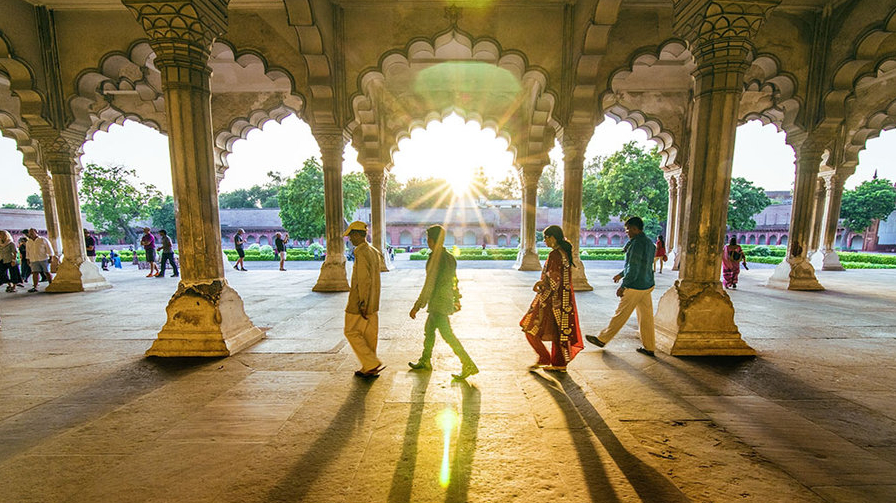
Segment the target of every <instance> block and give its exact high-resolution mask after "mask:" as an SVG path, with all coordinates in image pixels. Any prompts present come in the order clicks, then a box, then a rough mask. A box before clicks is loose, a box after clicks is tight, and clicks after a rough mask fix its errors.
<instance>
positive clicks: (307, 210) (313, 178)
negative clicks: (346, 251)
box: [278, 157, 369, 239]
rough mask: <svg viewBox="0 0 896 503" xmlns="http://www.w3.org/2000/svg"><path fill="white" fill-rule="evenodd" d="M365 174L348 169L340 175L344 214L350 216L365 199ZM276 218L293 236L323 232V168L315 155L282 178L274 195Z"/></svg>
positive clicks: (300, 236) (366, 193)
mask: <svg viewBox="0 0 896 503" xmlns="http://www.w3.org/2000/svg"><path fill="white" fill-rule="evenodd" d="M368 194H369V191H368V186H367V177H365V176H364V174H363V173H348V174H346V175H343V177H342V203H343V212H344V215H345V216H346V217H348V218H351V217H352V215H354V213H355V211H357V210H358V208H360V207H361V205H362V204H363V203H364V201H366V200H367V197H368ZM278 200H279V205H280V220H282V221H283V227H284V228H285V229H286V230H287V231H288V232H289V233H290V234H291V235H293V236H295V237H298V238H301V239H312V238H317V237H320V236H323V235H324V232H325V231H326V217H325V214H324V172H323V168H322V167H321V165H320V163H319V162H318V160H317V159H315V158H313V157H312V158H310V159H308V160H306V161H305V163H304V165H303V166H302V169H300V170H298V171H296V173H295V175H294V176H292V177H291V178H288V179H286V180H285V182H284V184H283V186H282V188H281V189H280V193H279V196H278Z"/></svg>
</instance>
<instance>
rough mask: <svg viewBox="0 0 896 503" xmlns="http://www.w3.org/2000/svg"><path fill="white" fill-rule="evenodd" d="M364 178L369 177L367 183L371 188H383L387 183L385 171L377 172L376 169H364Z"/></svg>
mask: <svg viewBox="0 0 896 503" xmlns="http://www.w3.org/2000/svg"><path fill="white" fill-rule="evenodd" d="M364 176H366V177H367V183H369V184H370V185H371V186H374V185H376V186H382V185H383V183H385V181H386V173H385V172H383V171H379V170H375V169H370V170H369V169H367V167H366V166H365V168H364Z"/></svg>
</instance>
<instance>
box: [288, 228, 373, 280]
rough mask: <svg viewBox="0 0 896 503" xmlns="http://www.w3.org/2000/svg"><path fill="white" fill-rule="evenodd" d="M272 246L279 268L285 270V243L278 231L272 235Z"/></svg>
mask: <svg viewBox="0 0 896 503" xmlns="http://www.w3.org/2000/svg"><path fill="white" fill-rule="evenodd" d="M365 235H366V231H365ZM286 239H289V233H287V234H286ZM274 247H275V248H276V249H277V256H278V257H279V258H280V270H281V271H285V270H286V268H285V267H283V265H284V263H285V262H286V243H284V242H283V235H282V234H280V233H279V232H278V233H277V234H275V235H274Z"/></svg>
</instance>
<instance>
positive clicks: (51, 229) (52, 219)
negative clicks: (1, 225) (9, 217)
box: [17, 174, 80, 255]
mask: <svg viewBox="0 0 896 503" xmlns="http://www.w3.org/2000/svg"><path fill="white" fill-rule="evenodd" d="M34 178H35V179H36V180H37V183H38V184H40V197H41V199H42V200H43V203H44V220H45V221H46V222H47V238H48V239H49V240H50V244H52V245H53V250H54V251H55V252H56V255H62V241H61V238H60V233H59V217H57V216H56V194H55V192H54V189H53V179H52V178H51V177H50V175H48V174H43V175H40V176H35V177H34ZM79 209H80V208H79ZM17 230H21V229H17Z"/></svg>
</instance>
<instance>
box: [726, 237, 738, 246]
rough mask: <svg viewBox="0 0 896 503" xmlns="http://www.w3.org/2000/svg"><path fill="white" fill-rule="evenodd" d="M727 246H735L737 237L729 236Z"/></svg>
mask: <svg viewBox="0 0 896 503" xmlns="http://www.w3.org/2000/svg"><path fill="white" fill-rule="evenodd" d="M728 246H737V237H736V236H731V241H728Z"/></svg>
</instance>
